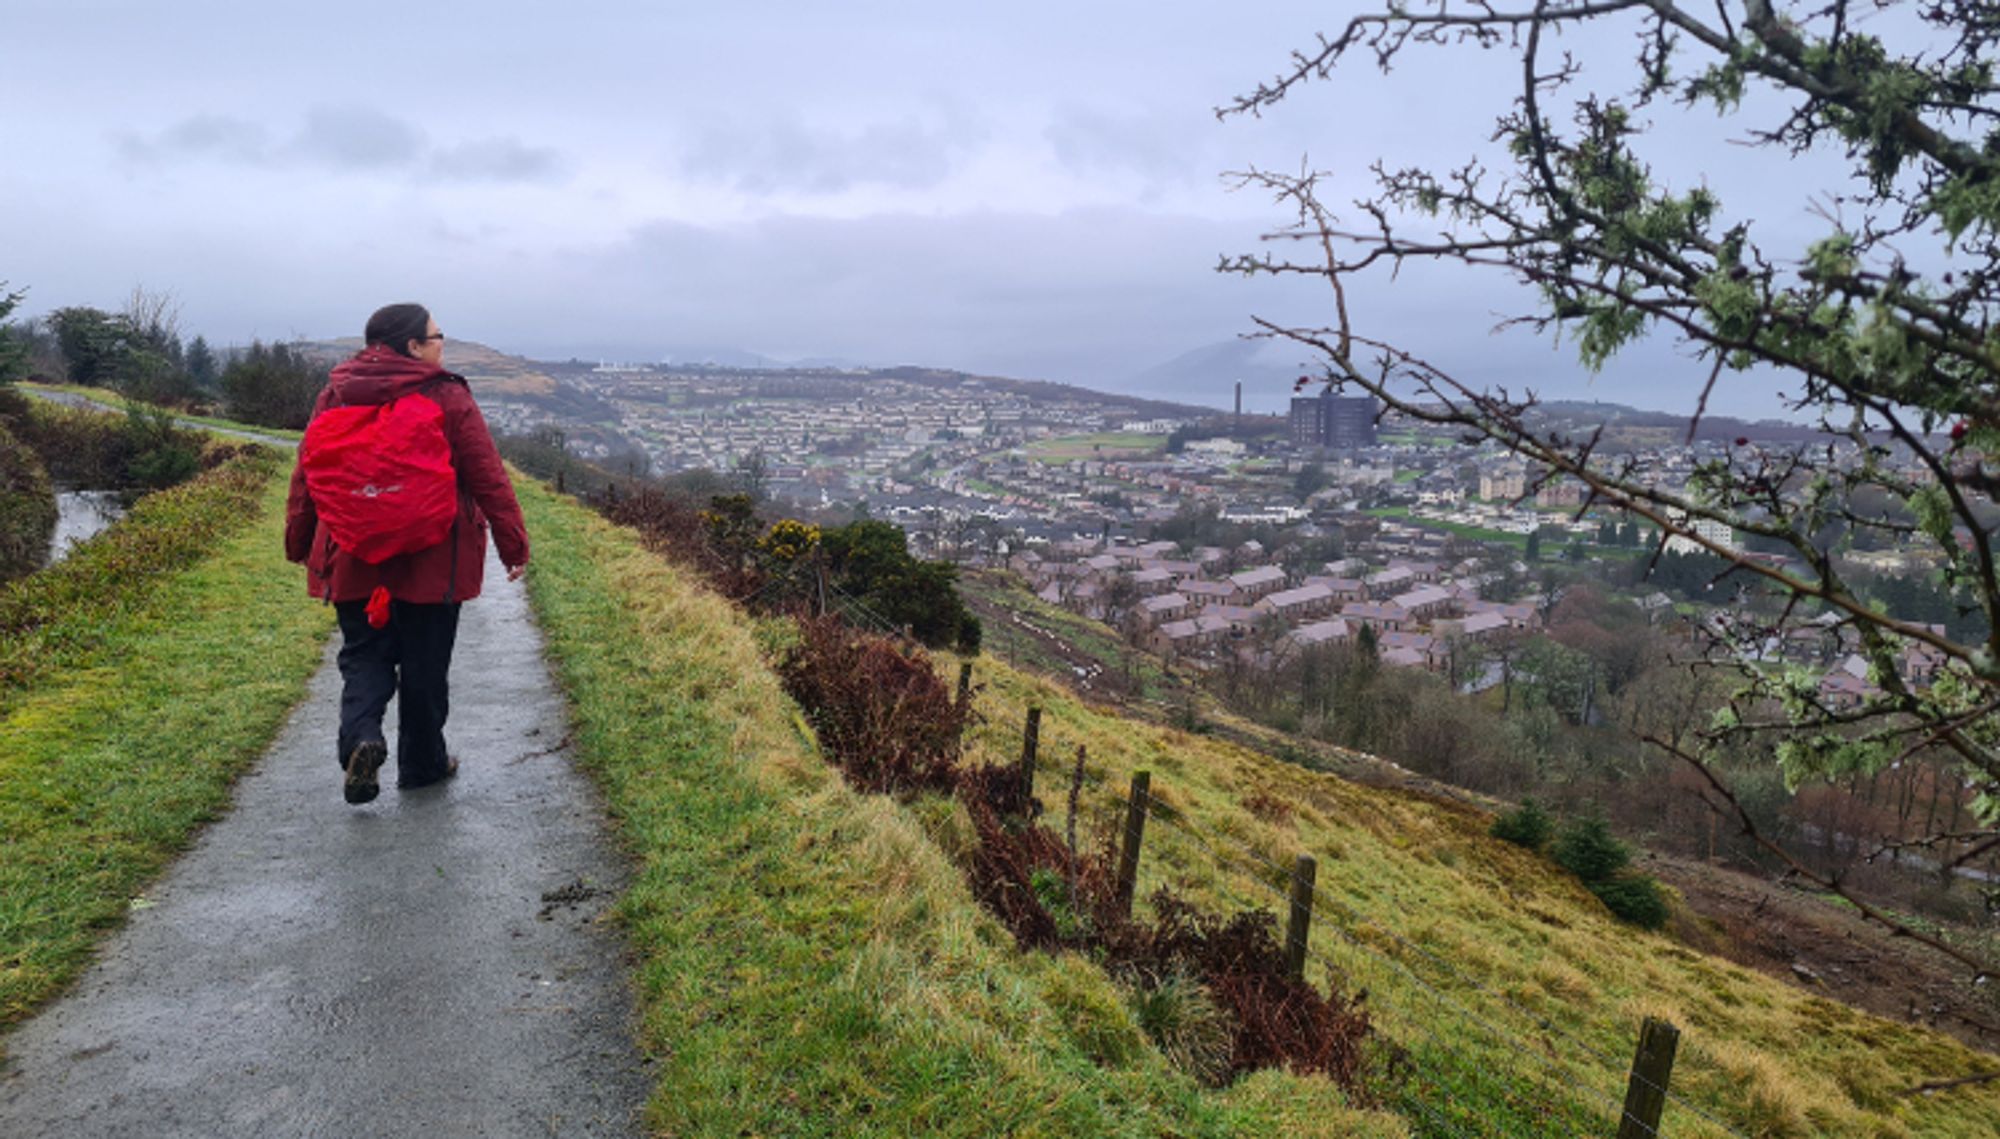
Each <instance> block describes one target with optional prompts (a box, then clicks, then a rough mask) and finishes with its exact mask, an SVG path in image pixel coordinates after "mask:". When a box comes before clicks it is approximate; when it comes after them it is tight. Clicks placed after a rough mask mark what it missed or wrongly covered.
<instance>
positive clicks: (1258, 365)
mask: <svg viewBox="0 0 2000 1139" xmlns="http://www.w3.org/2000/svg"><path fill="white" fill-rule="evenodd" d="M1308 374H1309V375H1319V374H1320V369H1319V368H1318V366H1317V365H1315V364H1313V362H1312V361H1311V359H1310V358H1309V353H1307V352H1306V350H1305V349H1303V348H1301V347H1300V346H1298V345H1297V344H1293V343H1290V342H1288V341H1280V340H1240V339H1239V340H1224V341H1221V342H1219V343H1215V344H1205V345H1203V346H1201V347H1200V348H1195V349H1192V350H1190V351H1187V352H1183V353H1181V354H1180V355H1178V356H1175V357H1174V358H1173V359H1171V360H1168V361H1166V362H1165V363H1161V364H1155V365H1153V366H1152V367H1150V368H1147V369H1145V370H1144V371H1140V372H1134V373H1132V374H1131V375H1129V376H1126V377H1124V378H1122V379H1119V380H1115V381H1112V382H1111V383H1110V387H1111V389H1112V390H1113V391H1117V392H1120V393H1125V394H1130V395H1139V396H1148V397H1151V398H1155V399H1169V400H1182V401H1185V402H1188V403H1198V404H1202V405H1204V406H1207V407H1217V408H1223V409H1229V408H1232V407H1234V405H1235V399H1236V381H1238V380H1241V381H1243V408H1244V410H1245V411H1257V412H1266V413H1270V412H1283V411H1285V410H1287V409H1288V408H1290V407H1291V399H1292V385H1293V383H1294V382H1295V381H1297V379H1298V378H1299V377H1300V376H1301V375H1308Z"/></svg>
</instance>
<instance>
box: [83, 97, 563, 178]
mask: <svg viewBox="0 0 2000 1139" xmlns="http://www.w3.org/2000/svg"><path fill="white" fill-rule="evenodd" d="M112 142H113V146H114V148H115V149H116V151H117V153H118V155H119V157H120V158H122V159H124V160H125V161H127V162H130V163H135V164H139V165H152V166H157V165H165V164H169V163H182V162H194V161H206V162H221V163H226V164H232V165H241V166H297V165H302V164H303V165H316V166H329V167H332V168H334V169H336V170H342V171H353V172H358V173H374V172H381V171H406V172H409V173H413V174H417V173H421V174H425V175H429V176H432V177H437V178H443V179H446V180H449V181H454V182H533V181H545V180H548V179H550V178H554V177H556V176H557V175H558V174H559V173H560V172H561V170H562V165H563V163H562V156H561V155H560V154H559V153H558V152H557V151H556V150H555V149H554V148H553V147H546V146H532V145H530V144H528V143H525V142H523V141H521V140H520V139H518V138H514V137H511V136H494V137H489V138H478V139H470V140H467V141H464V142H458V143H450V144H441V145H435V146H434V145H431V144H430V143H428V142H427V141H426V139H425V137H424V134H423V132H422V131H421V130H419V129H417V128H416V127H415V126H412V125H411V124H410V123H408V122H406V121H404V120H402V119H399V118H397V117H395V116H394V115H390V114H387V113H385V112H383V111H379V110H376V109H374V108H371V107H364V106H353V105H350V106H337V107H314V108H312V109H311V110H309V111H307V112H306V116H305V122H304V124H303V125H302V126H301V127H300V129H299V130H298V131H297V132H296V133H295V134H293V135H292V136H291V137H290V138H288V139H286V140H284V141H283V142H282V143H281V142H279V141H277V140H276V139H274V138H273V136H272V134H271V132H270V130H269V129H268V128H266V127H264V126H263V125H262V124H260V123H255V122H251V121H249V120H247V119H240V118H236V117H234V116H230V115H220V114H198V115H193V116H190V117H188V118H185V119H182V120H181V121H179V122H177V123H174V124H172V125H170V126H168V127H167V128H165V129H164V130H161V131H160V132H158V133H157V134H154V135H150V136H148V135H142V134H138V133H134V132H130V131H127V132H123V133H120V134H116V135H114V136H113V138H112Z"/></svg>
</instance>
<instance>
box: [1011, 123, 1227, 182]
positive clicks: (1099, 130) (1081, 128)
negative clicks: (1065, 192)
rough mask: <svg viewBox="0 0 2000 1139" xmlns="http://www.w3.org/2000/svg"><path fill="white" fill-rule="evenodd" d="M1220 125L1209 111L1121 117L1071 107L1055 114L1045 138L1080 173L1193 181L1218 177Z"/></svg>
mask: <svg viewBox="0 0 2000 1139" xmlns="http://www.w3.org/2000/svg"><path fill="white" fill-rule="evenodd" d="M1215 127H1216V123H1215V120H1214V118H1213V116H1210V115H1206V114H1195V113H1189V114H1187V115H1170V114H1166V113H1161V112H1152V113H1147V114H1138V115H1120V114H1113V113H1109V112H1106V111H1101V110H1097V109H1094V108H1089V107H1078V106H1069V107H1064V108H1062V109H1060V110H1058V111H1057V112H1056V114H1055V116H1054V119H1053V121H1051V122H1050V123H1049V125H1048V127H1047V128H1046V129H1044V130H1043V132H1042V137H1043V138H1044V139H1045V140H1046V141H1047V142H1048V144H1049V147H1050V149H1051V150H1053V151H1054V152H1055V156H1056V160H1057V161H1058V162H1060V163H1062V164H1063V166H1064V167H1066V168H1068V169H1069V170H1070V171H1072V172H1074V173H1077V174H1084V175H1097V174H1107V173H1110V174H1115V173H1122V172H1131V173H1135V174H1138V175H1140V176H1141V177H1143V178H1146V179H1148V180H1150V181H1155V182H1178V183H1189V182H1193V181H1196V180H1207V179H1210V178H1213V177H1214V176H1215V168H1216V162H1215V161H1214V160H1213V159H1212V158H1211V157H1210V154H1211V152H1212V141H1211V139H1212V136H1213V134H1214V129H1213V128H1215ZM1204 128H1210V129H1207V130H1204Z"/></svg>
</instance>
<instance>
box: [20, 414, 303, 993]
mask: <svg viewBox="0 0 2000 1139" xmlns="http://www.w3.org/2000/svg"><path fill="white" fill-rule="evenodd" d="M283 473H284V468H283V464H282V462H281V460H280V459H279V457H278V456H276V455H275V454H272V453H269V452H263V453H250V454H245V455H239V456H238V457H237V458H235V459H232V460H230V461H229V462H228V463H226V464H225V465H223V466H221V467H219V468H217V469H216V470H214V471H211V472H209V473H208V474H206V475H203V476H201V477H199V478H197V479H195V480H194V481H192V482H190V483H187V484H184V485H182V486H181V487H177V488H175V489H174V490H171V491H166V492H162V493H160V494H157V495H153V496H151V497H149V498H148V499H146V500H144V501H143V502H141V503H140V505H139V507H138V508H137V509H136V510H134V511H133V513H132V514H131V515H129V516H128V517H126V518H125V519H123V520H121V521H120V522H119V523H118V524H117V525H115V526H113V527H111V528H110V529H109V530H106V531H105V532H104V533H102V534H99V535H97V536H96V537H94V538H92V539H91V540H90V541H89V542H88V543H86V544H85V545H84V546H82V547H80V548H79V549H78V550H77V551H76V552H75V553H74V554H72V555H71V557H70V558H69V560H67V561H65V562H63V563H62V564H60V565H59V566H57V567H55V568H54V569H52V570H49V571H45V572H43V573H41V574H37V575H34V576H33V577H29V578H25V579H23V580H21V581H20V582H17V583H14V585H13V586H10V587H9V588H8V589H7V590H6V591H5V592H3V593H0V617H4V623H0V669H4V670H5V671H6V676H7V678H8V679H7V682H6V685H5V686H4V687H0V839H3V840H4V841H0V1024H9V1023H12V1022H14V1021H16V1020H18V1019H20V1018H21V1017H22V1016H23V1015H24V1014H25V1013H26V1012H28V1011H29V1010H30V1009H31V1008H32V1007H33V1006H34V1005H35V1004H36V1003H37V1002H39V1001H41V1000H43V999H45V998H47V997H48V996H50V995H52V994H53V993H55V992H56V991H57V990H59V989H60V988H61V987H62V986H63V985H64V984H66V983H67V982H68V981H70V980H71V979H73V978H74V977H75V976H76V975H77V973H78V972H79V971H80V970H81V969H82V967H83V965H84V964H85V962H86V961H87V959H88V956H89V952H90V948H91V946H92V945H93V943H94V942H95V940H96V938H97V937H98V936H99V935H100V934H101V933H102V932H103V931H104V930H106V929H108V928H109V927H111V926H113V925H115V924H116V923H117V922H118V921H119V920H120V917H121V915H123V914H124V913H125V912H126V911H127V909H128V907H129V906H130V904H131V903H132V901H133V899H134V898H135V897H136V896H137V895H138V894H139V893H140V892H141V891H142V890H143V889H144V887H145V884H146V883H147V882H148V881H150V880H151V879H152V878H153V876H154V875H156V874H157V873H158V872H159V871H160V870H161V869H162V868H163V867H164V866H165V865H166V864H167V862H168V861H169V860H170V859H171V858H172V856H173V855H174V854H175V853H176V852H178V851H179V850H181V849H182V848H183V847H184V846H185V845H186V843H187V841H188V837H189V835H190V834H191V833H192V832H193V831H194V830H195V829H196V828H197V827H198V826H199V825H200V824H201V823H203V822H205V821H207V820H209V819H212V818H213V817H215V816H216V815H217V814H218V813H219V812H220V811H222V810H223V808H224V807H225V806H226V805H227V803H228V800H229V786H230V783H231V781H232V780H233V779H234V777H235V776H236V775H237V774H239V773H240V772H242V771H243V770H244V769H245V768H247V767H248V766H249V765H250V764H251V763H252V762H253V761H254V760H255V759H256V758H257V756H258V755H260V754H261V753H262V752H263V750H264V749H265V747H266V746H268V745H269V743H270V741H271V739H272V738H273V737H274V736H275V735H276V734H277V731H278V728H279V726H280V725H281V724H282V723H283V720H284V717H285V715H286V713H287V712H288V711H289V710H290V708H291V707H292V705H293V704H294V703H295V702H296V701H297V700H298V698H299V696H300V694H301V692H302V691H303V689H304V685H305V681H306V679H307V677H309V676H310V675H311V673H312V671H313V669H314V668H315V667H316V666H317V665H318V664H319V661H320V658H321V651H322V648H323V647H324V644H325V636H326V634H327V632H328V631H329V630H330V628H331V626H332V618H331V615H330V614H329V613H328V612H327V611H326V610H325V609H324V608H323V607H322V606H319V605H315V604H312V603H310V602H309V601H308V600H307V599H306V597H305V594H304V590H303V589H302V588H301V582H300V578H299V572H298V570H297V568H296V567H293V566H290V565H287V564H286V563H285V560H284V555H283V548H282V547H283V543H282V541H281V540H280V534H279V530H280V527H281V525H282V523H283V511H284V499H285V479H284V478H283V477H282V475H283Z"/></svg>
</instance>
